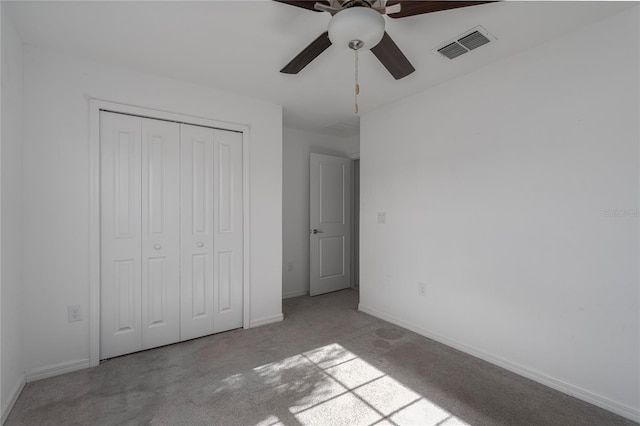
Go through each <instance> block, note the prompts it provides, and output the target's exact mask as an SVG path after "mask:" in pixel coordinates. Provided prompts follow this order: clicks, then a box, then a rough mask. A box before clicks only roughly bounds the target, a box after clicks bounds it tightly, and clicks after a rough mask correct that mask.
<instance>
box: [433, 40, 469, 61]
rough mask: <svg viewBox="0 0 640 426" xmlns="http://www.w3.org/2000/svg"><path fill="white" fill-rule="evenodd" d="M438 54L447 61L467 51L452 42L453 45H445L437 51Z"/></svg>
mask: <svg viewBox="0 0 640 426" xmlns="http://www.w3.org/2000/svg"><path fill="white" fill-rule="evenodd" d="M438 52H440V53H442V54H443V55H444V56H446V57H447V58H449V59H454V58H457V57H458V56H460V55H464V54H465V53H467V52H468V50H467V49H465V48H464V47H462V46H460V45H459V44H458V43H456V42H455V41H454V42H453V43H451V44H447V45H446V46H445V47H441V48H440V49H438Z"/></svg>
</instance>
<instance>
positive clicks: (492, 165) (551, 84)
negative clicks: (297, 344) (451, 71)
mask: <svg viewBox="0 0 640 426" xmlns="http://www.w3.org/2000/svg"><path fill="white" fill-rule="evenodd" d="M638 12H639V11H638V8H637V7H636V8H634V9H632V10H629V11H626V12H625V13H623V14H620V15H617V16H614V17H612V18H609V19H606V20H603V21H600V22H598V23H595V24H593V25H591V26H589V27H586V28H584V29H582V30H580V31H578V32H575V33H573V34H570V35H568V36H564V37H562V38H559V39H557V40H554V41H552V42H549V43H547V44H545V45H542V46H539V47H537V48H535V49H533V50H530V51H528V52H524V53H522V54H520V55H517V56H513V57H511V58H509V59H506V60H504V61H501V62H499V63H496V64H493V65H491V66H488V67H486V68H483V69H481V70H478V71H476V72H474V73H472V74H469V75H467V76H464V77H461V78H458V79H456V80H453V81H449V82H447V83H445V84H442V85H440V86H438V87H435V88H433V89H432V90H429V91H427V92H424V93H420V94H418V95H415V96H413V97H411V98H408V99H405V100H403V101H400V102H397V103H395V104H393V105H389V106H387V107H384V108H381V109H378V110H376V111H373V112H371V113H369V114H366V115H364V116H363V117H362V120H361V150H360V154H361V191H362V192H361V245H360V247H361V259H360V262H361V269H360V273H361V277H360V289H361V302H360V303H361V305H360V308H361V309H363V310H364V311H366V312H370V313H373V314H374V315H378V316H380V317H383V318H387V319H390V320H392V321H394V322H397V323H400V324H403V325H405V326H408V327H410V328H413V329H414V330H417V331H419V332H421V333H423V334H425V335H427V336H431V337H434V338H435V339H436V340H441V341H444V342H446V343H448V344H451V345H453V346H456V347H458V348H461V349H463V350H465V351H467V352H471V353H474V354H476V355H479V356H481V357H483V358H485V359H488V360H490V361H492V362H495V363H498V364H501V365H503V366H506V367H507V368H510V369H512V370H515V371H518V372H520V373H521V374H525V375H528V376H530V377H533V378H535V379H536V380H539V381H542V382H544V383H546V384H548V385H552V386H555V387H556V388H560V389H563V390H564V391H566V392H569V393H574V394H575V395H577V396H578V397H580V398H583V399H586V400H589V401H591V402H592V403H595V404H598V405H600V406H603V407H606V408H608V409H610V410H613V411H616V412H618V413H621V414H623V415H626V416H628V417H632V418H633V417H635V418H636V419H637V418H638V413H639V411H638V410H639V408H640V407H639V401H640V391H639V386H640V385H639V380H638V378H639V377H640V371H639V362H638V360H639V359H640V353H639V347H640V342H639V336H640V330H639V324H640V318H639V312H640V307H639V271H638V259H639V255H640V252H639V248H638V236H639V223H638V208H639V207H640V205H639V182H638V177H639V157H638V154H639V149H638V144H639V140H640V131H639V128H638V121H639V120H638V117H639V116H640V110H639V106H638V103H639V93H640V92H639V89H640V88H639V76H640V73H639V45H638V44H639V41H638V40H639V34H638V16H639V14H638ZM498 43H499V41H498ZM391 123H392V124H393V125H391ZM391 141H392V142H391ZM614 209H621V210H620V211H621V212H617V213H616V212H614V211H613V210H614ZM609 210H611V212H609ZM623 210H624V211H623ZM383 211H385V212H386V213H387V216H386V221H387V224H386V225H377V224H376V214H377V212H383ZM616 214H620V215H622V216H623V217H615V215H616ZM418 282H424V283H426V296H425V297H419V296H418Z"/></svg>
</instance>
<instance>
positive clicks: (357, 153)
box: [348, 152, 360, 160]
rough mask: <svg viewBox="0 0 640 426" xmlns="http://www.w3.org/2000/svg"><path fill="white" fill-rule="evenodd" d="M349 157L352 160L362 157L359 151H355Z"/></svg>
mask: <svg viewBox="0 0 640 426" xmlns="http://www.w3.org/2000/svg"><path fill="white" fill-rule="evenodd" d="M348 157H349V158H351V159H352V160H359V159H360V153H359V152H353V153H351V154H349V155H348Z"/></svg>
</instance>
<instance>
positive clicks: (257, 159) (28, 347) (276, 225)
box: [23, 46, 282, 374]
mask: <svg viewBox="0 0 640 426" xmlns="http://www.w3.org/2000/svg"><path fill="white" fill-rule="evenodd" d="M24 67H25V70H24V72H25V74H24V120H25V123H26V125H25V128H24V175H23V176H24V212H25V214H24V230H25V232H24V263H25V267H24V272H23V273H24V284H25V293H24V309H23V312H24V315H23V319H24V327H25V343H24V351H25V357H24V363H25V364H24V365H25V367H26V370H27V373H28V374H29V373H33V372H34V371H37V372H38V373H40V374H41V373H47V371H50V370H51V369H53V370H54V371H60V370H61V369H63V368H65V367H72V368H73V367H78V366H83V365H86V362H87V359H88V357H89V321H88V318H89V316H88V315H89V312H88V305H89V183H88V178H89V98H90V97H92V98H98V99H102V100H108V101H113V102H118V103H124V104H130V105H136V106H141V107H147V108H152V109H157V110H164V111H170V112H176V113H182V114H186V115H193V116H199V117H205V118H211V119H216V120H220V121H229V122H235V123H240V124H247V125H249V126H250V127H251V130H250V133H251V134H250V138H251V141H250V146H251V151H250V175H251V176H250V185H251V194H250V203H251V206H250V208H251V224H250V228H251V277H250V278H251V311H250V315H251V322H252V323H256V322H261V321H276V320H278V319H279V318H281V315H282V269H281V266H282V108H281V107H280V106H278V105H274V104H269V103H266V102H261V101H256V100H252V99H250V98H246V97H241V96H236V95H233V94H230V93H227V92H223V91H220V90H214V89H211V88H207V87H202V86H197V85H192V84H188V83H183V82H179V81H175V80H171V79H166V78H160V77H156V76H153V75H149V74H143V73H138V72H133V71H129V70H126V69H122V68H118V67H113V66H109V65H104V64H99V63H95V62H89V61H85V60H80V59H76V58H73V57H69V56H66V55H62V54H57V53H53V52H49V51H44V50H39V49H36V48H33V47H28V46H27V47H25V50H24ZM73 304H80V305H81V306H82V310H83V313H84V319H83V321H81V322H75V323H68V322H67V306H68V305H73Z"/></svg>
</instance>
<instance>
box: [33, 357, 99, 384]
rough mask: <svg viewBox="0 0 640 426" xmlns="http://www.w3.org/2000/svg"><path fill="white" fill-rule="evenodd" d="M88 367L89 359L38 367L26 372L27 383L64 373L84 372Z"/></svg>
mask: <svg viewBox="0 0 640 426" xmlns="http://www.w3.org/2000/svg"><path fill="white" fill-rule="evenodd" d="M89 367H91V365H90V363H89V358H83V359H78V360H75V361H65V362H61V363H58V364H52V365H46V366H44V367H39V368H36V369H33V370H31V371H27V383H31V382H35V381H36V380H42V379H47V378H49V377H53V376H59V375H61V374H65V373H71V372H72V371H78V370H84V369H85V368H89Z"/></svg>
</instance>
